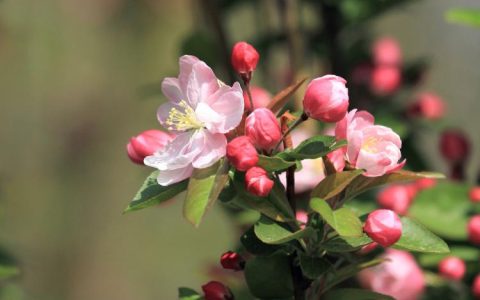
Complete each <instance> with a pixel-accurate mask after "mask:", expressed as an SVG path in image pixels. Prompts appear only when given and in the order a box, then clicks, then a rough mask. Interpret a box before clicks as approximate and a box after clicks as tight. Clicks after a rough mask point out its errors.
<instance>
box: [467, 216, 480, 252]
mask: <svg viewBox="0 0 480 300" xmlns="http://www.w3.org/2000/svg"><path fill="white" fill-rule="evenodd" d="M467 232H468V240H469V241H470V242H471V243H472V244H475V245H480V215H475V216H473V217H471V218H470V220H469V221H468V224H467Z"/></svg>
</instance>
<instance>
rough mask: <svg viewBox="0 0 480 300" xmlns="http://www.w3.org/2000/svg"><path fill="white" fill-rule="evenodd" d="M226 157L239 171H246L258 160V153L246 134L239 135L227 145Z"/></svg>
mask: <svg viewBox="0 0 480 300" xmlns="http://www.w3.org/2000/svg"><path fill="white" fill-rule="evenodd" d="M227 158H228V160H229V161H230V163H231V164H232V165H233V166H234V167H235V169H237V170H239V171H246V170H248V169H250V168H251V167H253V166H255V165H256V164H257V162H258V153H257V150H256V149H255V147H254V146H253V144H252V142H251V141H250V139H249V138H248V137H247V136H244V135H242V136H239V137H236V138H234V139H233V140H231V141H230V142H229V143H228V145H227Z"/></svg>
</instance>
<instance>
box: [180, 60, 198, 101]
mask: <svg viewBox="0 0 480 300" xmlns="http://www.w3.org/2000/svg"><path fill="white" fill-rule="evenodd" d="M199 61H200V60H199V59H198V58H196V57H195V56H193V55H183V56H182V57H180V59H179V60H178V64H179V66H180V72H179V74H178V82H179V85H180V90H182V91H183V92H185V91H186V90H187V86H188V80H189V78H190V73H192V68H193V65H194V64H195V63H197V62H199Z"/></svg>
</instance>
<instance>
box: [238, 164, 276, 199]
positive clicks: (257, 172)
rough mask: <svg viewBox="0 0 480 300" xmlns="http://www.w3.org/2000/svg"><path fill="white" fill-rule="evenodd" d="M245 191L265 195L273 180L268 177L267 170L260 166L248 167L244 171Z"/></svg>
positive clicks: (270, 188) (268, 191)
mask: <svg viewBox="0 0 480 300" xmlns="http://www.w3.org/2000/svg"><path fill="white" fill-rule="evenodd" d="M245 184H246V188H247V191H249V192H250V193H252V194H254V195H255V196H259V197H266V196H268V194H269V193H270V191H271V190H272V188H273V184H274V182H273V180H271V179H270V178H268V175H267V171H265V170H264V169H262V168H260V167H253V168H250V169H248V171H247V173H245Z"/></svg>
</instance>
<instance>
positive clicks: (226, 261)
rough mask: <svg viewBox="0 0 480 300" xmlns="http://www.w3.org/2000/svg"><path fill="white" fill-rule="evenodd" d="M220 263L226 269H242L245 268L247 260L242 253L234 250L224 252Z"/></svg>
mask: <svg viewBox="0 0 480 300" xmlns="http://www.w3.org/2000/svg"><path fill="white" fill-rule="evenodd" d="M220 264H221V265H222V267H223V268H224V269H229V270H234V271H241V270H243V269H244V268H245V260H244V259H243V257H241V256H240V254H238V253H236V252H232V251H228V252H225V253H223V254H222V257H220Z"/></svg>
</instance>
